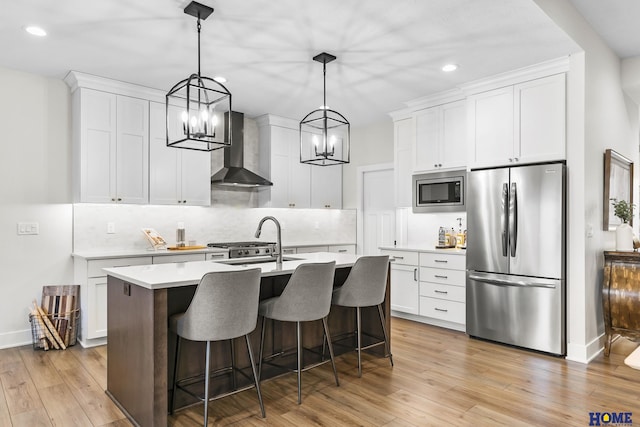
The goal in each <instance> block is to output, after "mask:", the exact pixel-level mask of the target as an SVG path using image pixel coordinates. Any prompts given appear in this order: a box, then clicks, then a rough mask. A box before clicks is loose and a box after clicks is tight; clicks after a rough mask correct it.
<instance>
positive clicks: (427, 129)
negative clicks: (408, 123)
mask: <svg viewBox="0 0 640 427" xmlns="http://www.w3.org/2000/svg"><path fill="white" fill-rule="evenodd" d="M441 122H442V108H441V107H439V106H438V107H432V108H427V109H425V110H420V111H418V112H416V115H415V123H416V136H415V138H416V139H415V141H416V142H415V151H414V152H415V167H414V170H415V171H416V172H418V171H430V170H437V169H439V168H440V167H442V161H441V156H440V152H439V147H440V138H441V132H440V130H441Z"/></svg>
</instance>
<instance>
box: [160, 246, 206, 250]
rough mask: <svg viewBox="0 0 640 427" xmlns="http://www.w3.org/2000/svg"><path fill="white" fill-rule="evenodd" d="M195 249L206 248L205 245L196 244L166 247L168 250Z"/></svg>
mask: <svg viewBox="0 0 640 427" xmlns="http://www.w3.org/2000/svg"><path fill="white" fill-rule="evenodd" d="M195 249H207V247H206V246H203V245H196V246H180V247H178V246H169V247H167V250H168V251H193V250H195Z"/></svg>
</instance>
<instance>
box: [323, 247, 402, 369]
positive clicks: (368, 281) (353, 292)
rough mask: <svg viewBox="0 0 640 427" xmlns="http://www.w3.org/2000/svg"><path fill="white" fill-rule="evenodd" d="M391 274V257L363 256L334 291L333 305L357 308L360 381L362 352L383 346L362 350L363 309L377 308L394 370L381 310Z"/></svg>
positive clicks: (363, 348) (385, 344)
mask: <svg viewBox="0 0 640 427" xmlns="http://www.w3.org/2000/svg"><path fill="white" fill-rule="evenodd" d="M388 271H389V256H388V255H381V256H363V257H360V258H358V260H357V261H356V263H355V264H354V265H353V267H352V268H351V272H349V276H347V280H346V281H345V282H344V285H342V286H341V287H339V288H337V289H335V290H334V291H333V297H332V299H331V304H333V305H339V306H344V307H355V308H356V337H357V347H356V351H357V352H358V377H361V376H362V350H366V349H368V348H371V347H374V346H377V345H381V344H383V343H381V342H378V343H374V344H371V345H368V346H366V347H362V331H361V329H360V328H361V308H362V307H373V306H378V315H379V316H380V322H381V323H382V333H383V334H384V346H385V356H389V361H390V362H391V366H393V356H392V355H391V348H390V346H389V334H388V331H387V327H386V324H385V319H384V311H383V310H382V302H383V301H384V295H385V290H386V288H387V274H388Z"/></svg>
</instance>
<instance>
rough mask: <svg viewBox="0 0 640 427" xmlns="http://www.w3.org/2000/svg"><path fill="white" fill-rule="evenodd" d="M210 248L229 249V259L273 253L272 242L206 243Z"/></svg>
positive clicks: (274, 245) (273, 245) (273, 244)
mask: <svg viewBox="0 0 640 427" xmlns="http://www.w3.org/2000/svg"><path fill="white" fill-rule="evenodd" d="M207 246H208V247H210V248H222V249H229V258H241V257H254V256H261V255H271V254H273V252H274V251H275V247H276V244H275V243H274V242H260V241H254V242H222V243H207Z"/></svg>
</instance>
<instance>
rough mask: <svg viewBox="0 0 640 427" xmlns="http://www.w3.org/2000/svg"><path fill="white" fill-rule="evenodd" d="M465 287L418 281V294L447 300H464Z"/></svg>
mask: <svg viewBox="0 0 640 427" xmlns="http://www.w3.org/2000/svg"><path fill="white" fill-rule="evenodd" d="M465 294H466V288H464V287H462V286H451V285H441V284H439V283H430V282H420V296H423V297H431V298H438V299H446V300H449V301H457V302H462V303H464V302H465Z"/></svg>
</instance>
